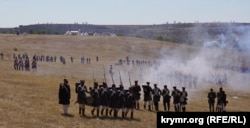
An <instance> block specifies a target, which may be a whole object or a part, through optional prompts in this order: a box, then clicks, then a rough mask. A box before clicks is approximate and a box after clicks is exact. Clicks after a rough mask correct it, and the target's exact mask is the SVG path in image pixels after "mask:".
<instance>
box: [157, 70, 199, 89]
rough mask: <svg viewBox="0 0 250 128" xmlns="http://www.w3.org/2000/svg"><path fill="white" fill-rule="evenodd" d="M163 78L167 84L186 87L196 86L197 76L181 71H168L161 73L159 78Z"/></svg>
mask: <svg viewBox="0 0 250 128" xmlns="http://www.w3.org/2000/svg"><path fill="white" fill-rule="evenodd" d="M161 77H162V79H163V80H165V81H164V82H165V83H167V85H171V86H176V87H186V88H197V81H198V77H197V76H195V75H192V74H191V73H189V74H185V73H182V72H177V71H175V72H170V73H168V74H161V75H159V78H161Z"/></svg>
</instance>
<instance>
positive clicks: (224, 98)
mask: <svg viewBox="0 0 250 128" xmlns="http://www.w3.org/2000/svg"><path fill="white" fill-rule="evenodd" d="M221 93H222V94H221V105H222V110H221V111H222V112H226V105H227V103H228V101H227V95H226V93H225V91H222V92H221Z"/></svg>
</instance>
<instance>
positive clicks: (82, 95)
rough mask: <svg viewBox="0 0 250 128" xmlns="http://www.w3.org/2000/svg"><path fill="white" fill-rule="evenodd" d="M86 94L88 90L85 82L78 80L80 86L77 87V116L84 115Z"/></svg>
mask: <svg viewBox="0 0 250 128" xmlns="http://www.w3.org/2000/svg"><path fill="white" fill-rule="evenodd" d="M86 93H88V89H87V87H86V85H85V81H84V80H80V84H79V85H78V86H77V103H78V104H79V114H80V115H82V116H84V115H85V103H86V97H87V95H86Z"/></svg>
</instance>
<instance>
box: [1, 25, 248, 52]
mask: <svg viewBox="0 0 250 128" xmlns="http://www.w3.org/2000/svg"><path fill="white" fill-rule="evenodd" d="M16 29H18V30H20V33H29V34H52V35H63V34H65V33H66V32H67V31H78V30H80V32H82V33H85V32H87V33H99V34H105V33H114V34H116V35H118V36H129V37H139V38H146V39H156V40H161V41H170V42H174V43H184V44H189V45H196V46H204V45H205V46H213V47H220V48H233V49H238V50H246V49H245V48H244V46H242V45H241V44H239V42H242V41H241V40H238V39H239V38H242V37H243V38H245V36H244V35H246V36H247V37H249V31H250V24H249V23H174V24H169V23H167V24H155V25H92V24H77V23H76V24H32V25H20V26H18V27H16V28H9V29H7V28H5V29H3V28H2V29H0V33H15V30H16ZM232 37H234V38H232ZM214 42H219V44H217V45H215V43H214ZM243 45H244V44H243ZM249 49H250V48H249V47H248V49H247V50H249Z"/></svg>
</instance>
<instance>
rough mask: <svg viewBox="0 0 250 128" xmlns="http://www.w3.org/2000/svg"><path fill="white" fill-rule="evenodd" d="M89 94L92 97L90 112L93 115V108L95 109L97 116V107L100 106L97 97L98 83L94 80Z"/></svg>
mask: <svg viewBox="0 0 250 128" xmlns="http://www.w3.org/2000/svg"><path fill="white" fill-rule="evenodd" d="M90 95H91V96H92V97H93V99H94V101H93V109H92V111H91V114H92V115H94V112H95V110H97V114H96V115H97V117H98V116H99V108H100V98H99V90H98V83H97V82H94V88H93V89H92V90H91V92H90Z"/></svg>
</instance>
